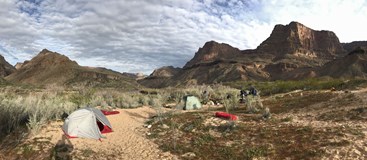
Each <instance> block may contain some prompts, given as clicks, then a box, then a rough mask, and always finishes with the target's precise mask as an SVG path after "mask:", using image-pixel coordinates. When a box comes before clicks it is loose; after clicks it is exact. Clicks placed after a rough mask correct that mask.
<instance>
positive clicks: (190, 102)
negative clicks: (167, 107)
mask: <svg viewBox="0 0 367 160" xmlns="http://www.w3.org/2000/svg"><path fill="white" fill-rule="evenodd" d="M184 102H185V105H184V108H183V109H184V110H193V109H199V108H201V103H200V100H199V99H198V98H197V97H195V96H185V97H184Z"/></svg>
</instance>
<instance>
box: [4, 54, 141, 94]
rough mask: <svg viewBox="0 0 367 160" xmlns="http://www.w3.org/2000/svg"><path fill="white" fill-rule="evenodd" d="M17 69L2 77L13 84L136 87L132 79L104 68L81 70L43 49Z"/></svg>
mask: <svg viewBox="0 0 367 160" xmlns="http://www.w3.org/2000/svg"><path fill="white" fill-rule="evenodd" d="M17 68H18V69H17V70H16V71H15V72H14V73H12V74H10V75H8V76H7V77H5V79H6V80H8V81H10V82H14V83H23V84H32V85H38V86H40V85H53V84H54V85H65V86H96V87H98V86H100V87H119V86H121V87H128V88H135V87H137V86H139V85H138V84H137V83H136V81H135V79H133V78H130V77H127V76H124V75H122V74H121V73H119V72H115V71H112V70H109V69H105V68H98V67H83V66H79V65H78V63H76V62H75V61H72V60H70V59H69V58H68V57H66V56H65V55H61V54H59V53H56V52H52V51H49V50H47V49H44V50H42V51H41V52H40V53H39V54H38V55H37V56H35V57H34V58H32V59H31V60H30V61H25V62H24V63H23V64H19V65H18V67H17Z"/></svg>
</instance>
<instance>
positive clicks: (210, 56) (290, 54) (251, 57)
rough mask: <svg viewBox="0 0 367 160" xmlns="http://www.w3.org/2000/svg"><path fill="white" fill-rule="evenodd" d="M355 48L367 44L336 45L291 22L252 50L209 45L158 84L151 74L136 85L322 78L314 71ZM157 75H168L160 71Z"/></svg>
mask: <svg viewBox="0 0 367 160" xmlns="http://www.w3.org/2000/svg"><path fill="white" fill-rule="evenodd" d="M358 46H362V48H363V46H367V43H366V41H361V42H352V43H340V42H339V39H338V37H337V36H336V35H335V33H334V32H331V31H325V30H322V31H317V30H313V29H311V28H308V27H307V26H305V25H303V24H301V23H298V22H291V23H289V24H288V25H276V26H275V27H274V29H273V31H272V33H271V34H270V36H269V38H267V39H266V40H264V41H263V42H262V43H261V44H260V45H259V46H258V47H257V48H256V49H249V50H242V51H241V50H239V49H238V48H235V47H232V46H230V45H228V44H224V43H217V42H215V41H209V42H207V43H205V44H204V46H203V47H202V48H199V50H198V51H197V52H196V53H195V56H194V57H193V58H192V59H191V60H190V61H188V62H187V63H186V65H185V66H184V67H183V68H182V70H180V71H179V72H178V73H177V74H172V75H171V76H166V77H164V76H163V77H160V78H159V80H157V78H156V76H154V75H153V74H152V75H150V76H148V77H147V78H145V79H144V80H141V81H139V83H141V82H142V84H143V85H147V84H149V85H147V86H149V87H167V86H177V85H185V84H211V83H219V82H226V81H236V80H261V81H262V80H279V79H302V78H309V77H317V76H324V74H323V72H325V71H318V70H319V69H320V68H322V66H323V65H324V64H326V63H328V62H330V61H334V60H336V59H340V58H341V57H344V56H346V55H347V54H348V53H349V52H350V51H352V50H354V49H355V48H356V47H358ZM359 58H361V57H359ZM341 60H343V59H341ZM160 72H169V71H168V70H167V69H166V68H163V69H160ZM343 75H344V74H340V75H335V76H333V77H340V76H343Z"/></svg>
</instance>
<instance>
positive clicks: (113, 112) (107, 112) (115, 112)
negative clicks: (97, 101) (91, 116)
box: [101, 110, 120, 116]
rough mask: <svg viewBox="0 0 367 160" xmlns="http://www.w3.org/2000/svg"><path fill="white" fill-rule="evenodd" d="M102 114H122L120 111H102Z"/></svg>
mask: <svg viewBox="0 0 367 160" xmlns="http://www.w3.org/2000/svg"><path fill="white" fill-rule="evenodd" d="M101 112H102V113H103V114H104V115H106V116H108V115H112V114H119V113H120V112H119V111H106V110H101Z"/></svg>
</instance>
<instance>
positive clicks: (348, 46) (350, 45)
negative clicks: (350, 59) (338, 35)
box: [342, 41, 367, 53]
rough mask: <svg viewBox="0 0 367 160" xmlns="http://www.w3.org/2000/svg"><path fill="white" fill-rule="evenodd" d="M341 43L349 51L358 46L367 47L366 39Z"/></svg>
mask: <svg viewBox="0 0 367 160" xmlns="http://www.w3.org/2000/svg"><path fill="white" fill-rule="evenodd" d="M342 45H343V48H344V50H346V51H347V52H348V53H350V52H352V51H354V50H355V49H356V48H358V47H362V48H367V41H354V42H350V43H342Z"/></svg>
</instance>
